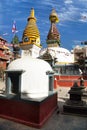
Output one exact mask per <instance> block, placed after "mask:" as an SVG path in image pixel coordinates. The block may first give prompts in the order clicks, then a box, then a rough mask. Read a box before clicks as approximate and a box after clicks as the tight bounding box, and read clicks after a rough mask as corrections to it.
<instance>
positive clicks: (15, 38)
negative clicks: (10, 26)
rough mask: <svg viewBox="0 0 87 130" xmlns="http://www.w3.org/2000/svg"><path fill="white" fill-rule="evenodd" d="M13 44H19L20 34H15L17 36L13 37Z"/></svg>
mask: <svg viewBox="0 0 87 130" xmlns="http://www.w3.org/2000/svg"><path fill="white" fill-rule="evenodd" d="M11 43H12V44H19V38H18V36H17V35H16V34H15V36H14V37H13V38H12V42H11Z"/></svg>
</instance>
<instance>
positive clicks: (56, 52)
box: [40, 47, 74, 64]
mask: <svg viewBox="0 0 87 130" xmlns="http://www.w3.org/2000/svg"><path fill="white" fill-rule="evenodd" d="M46 51H48V52H49V54H50V55H51V56H52V57H53V58H56V61H57V62H58V64H68V63H73V62H74V56H73V55H72V54H71V52H70V51H69V50H67V49H65V48H62V47H49V48H46V49H42V50H41V51H40V56H41V55H44V54H45V53H46Z"/></svg>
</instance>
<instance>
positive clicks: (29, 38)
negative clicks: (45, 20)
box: [21, 8, 40, 47]
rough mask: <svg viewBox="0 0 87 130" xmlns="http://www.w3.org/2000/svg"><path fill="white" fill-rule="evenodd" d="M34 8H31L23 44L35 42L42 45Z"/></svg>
mask: <svg viewBox="0 0 87 130" xmlns="http://www.w3.org/2000/svg"><path fill="white" fill-rule="evenodd" d="M34 13H35V12H34V9H33V8H32V9H31V13H30V16H29V18H28V20H27V21H28V23H27V25H26V27H25V30H24V32H23V36H22V41H23V42H22V44H21V46H22V47H23V46H25V45H28V44H35V45H37V46H40V33H39V30H38V27H37V25H36V18H35V16H34Z"/></svg>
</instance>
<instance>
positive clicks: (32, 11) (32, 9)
mask: <svg viewBox="0 0 87 130" xmlns="http://www.w3.org/2000/svg"><path fill="white" fill-rule="evenodd" d="M31 18H33V19H34V20H36V18H35V16H34V8H31V13H30V16H29V18H28V21H29V19H31Z"/></svg>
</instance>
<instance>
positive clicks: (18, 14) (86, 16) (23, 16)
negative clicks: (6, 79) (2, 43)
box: [0, 0, 87, 50]
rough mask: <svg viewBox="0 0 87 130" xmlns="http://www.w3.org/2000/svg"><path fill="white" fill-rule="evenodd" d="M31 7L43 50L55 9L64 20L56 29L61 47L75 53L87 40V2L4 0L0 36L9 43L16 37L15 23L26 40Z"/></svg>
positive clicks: (19, 35) (83, 0)
mask: <svg viewBox="0 0 87 130" xmlns="http://www.w3.org/2000/svg"><path fill="white" fill-rule="evenodd" d="M31 8H34V10H35V17H36V18H37V26H38V29H39V31H40V38H41V44H42V46H43V47H46V45H47V44H46V38H47V34H48V32H49V29H50V21H49V15H50V13H51V11H52V9H53V8H54V9H55V10H56V12H57V14H58V17H59V20H60V21H59V23H58V24H57V25H56V26H57V28H58V31H59V33H60V36H61V37H60V40H61V47H64V48H66V49H68V50H71V49H72V48H73V47H74V46H76V45H80V44H81V42H82V41H86V40H87V0H0V36H2V37H3V38H5V39H6V40H7V42H8V43H11V41H12V38H13V33H12V26H13V22H14V20H15V21H16V28H17V31H18V32H17V34H16V35H17V36H18V37H19V40H20V41H21V40H22V34H23V31H24V29H25V26H26V25H27V18H28V17H29V15H30V11H31Z"/></svg>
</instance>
